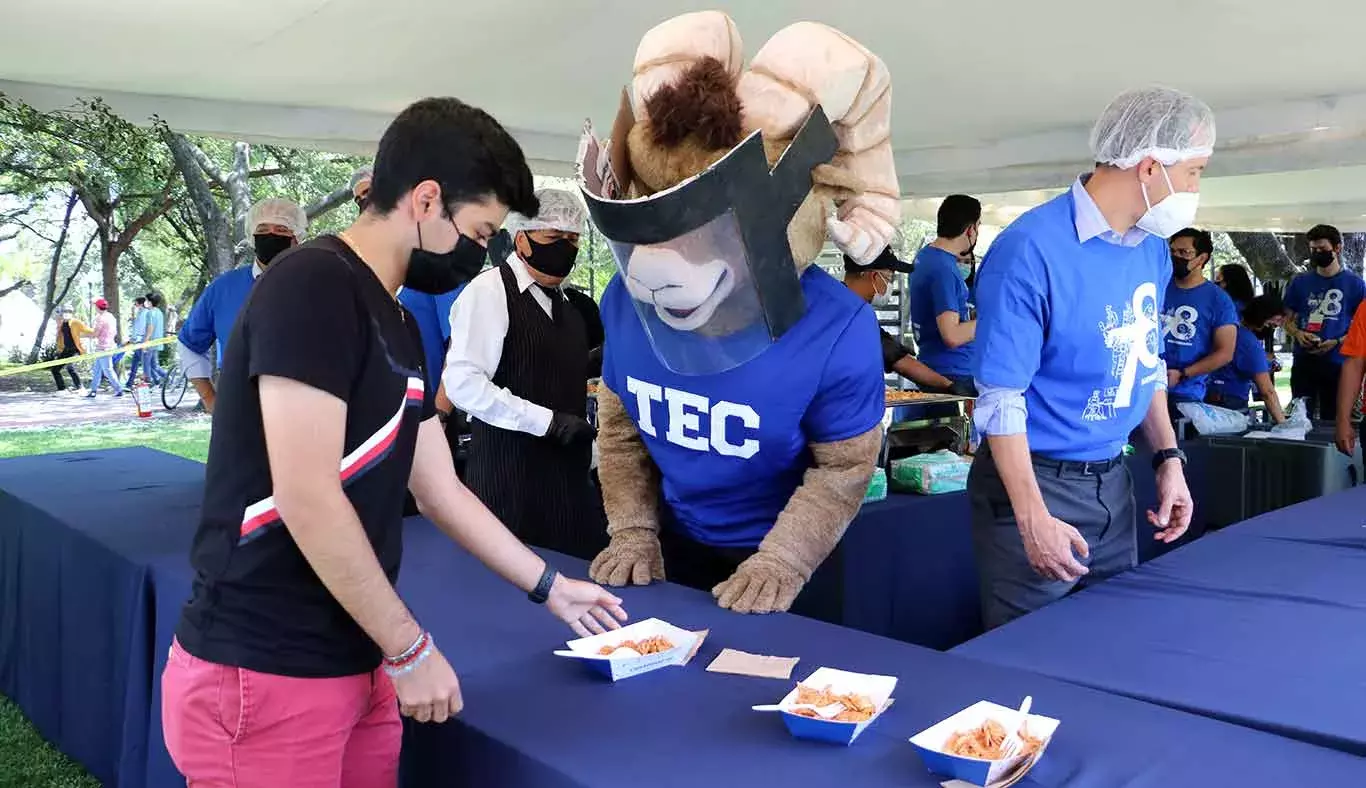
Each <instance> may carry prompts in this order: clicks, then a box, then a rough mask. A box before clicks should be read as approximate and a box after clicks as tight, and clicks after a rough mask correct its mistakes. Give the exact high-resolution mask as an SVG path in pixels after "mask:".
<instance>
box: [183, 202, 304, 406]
mask: <svg viewBox="0 0 1366 788" xmlns="http://www.w3.org/2000/svg"><path fill="white" fill-rule="evenodd" d="M247 227H249V228H251V232H252V244H253V246H255V248H256V262H254V263H252V264H251V265H250V266H241V267H238V268H234V269H232V270H231V271H227V272H225V273H223V274H220V275H219V276H218V278H216V279H214V280H213V281H212V282H210V283H209V286H208V287H206V288H204V292H203V293H201V294H200V296H199V300H197V301H195V304H194V308H193V309H191V310H190V316H189V317H187V318H185V323H184V325H182V326H181V327H180V333H179V335H178V336H177V339H178V343H177V344H178V348H177V350H178V354H179V357H180V366H181V369H184V370H185V376H186V377H188V378H189V379H190V383H191V384H193V385H194V388H195V391H196V392H198V393H199V401H200V402H202V403H204V410H205V411H207V412H209V413H213V406H214V400H215V398H216V396H217V390H216V389H215V388H214V385H213V362H212V361H210V360H209V349H210V348H212V347H214V346H215V345H217V349H218V358H220V359H221V358H223V347H224V345H225V344H226V343H227V341H228V335H230V334H231V333H232V327H233V324H234V323H236V322H237V313H238V312H241V311H242V304H244V303H246V301H247V294H248V293H250V292H251V286H252V284H253V283H255V281H256V278H257V277H259V276H260V275H261V274H262V273H263V272H264V271H265V269H266V266H268V265H270V264H271V262H272V261H273V260H274V259H275V258H276V257H277V256H278V255H279V254H280V253H281V252H284V251H285V250H286V249H289V248H290V247H292V246H296V245H297V244H298V243H299V239H300V238H302V237H303V235H304V231H305V230H307V229H308V216H307V215H306V214H304V209H303V208H300V207H299V205H298V204H297V203H295V202H292V201H290V200H286V199H284V198H280V197H272V198H269V199H265V200H261V201H260V202H258V203H256V204H255V205H253V206H251V210H250V211H248V212H247Z"/></svg>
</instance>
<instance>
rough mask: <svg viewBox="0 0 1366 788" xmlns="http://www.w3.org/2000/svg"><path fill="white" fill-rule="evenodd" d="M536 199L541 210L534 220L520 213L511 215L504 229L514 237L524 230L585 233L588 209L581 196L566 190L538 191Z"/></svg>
mask: <svg viewBox="0 0 1366 788" xmlns="http://www.w3.org/2000/svg"><path fill="white" fill-rule="evenodd" d="M536 199H537V200H540V202H541V210H539V211H537V213H536V216H535V217H534V218H528V217H526V216H523V215H521V214H520V213H509V214H508V218H507V222H506V223H505V224H504V227H506V228H507V231H508V232H509V233H511V234H513V235H516V234H517V233H518V232H521V231H523V230H561V231H563V232H566V233H580V234H582V233H583V222H584V219H585V218H586V213H587V211H586V209H585V208H584V206H583V203H582V202H581V201H580V200H579V196H578V195H577V194H574V193H573V192H568V191H565V190H564V189H537V190H536Z"/></svg>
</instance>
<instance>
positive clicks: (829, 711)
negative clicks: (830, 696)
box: [750, 703, 844, 720]
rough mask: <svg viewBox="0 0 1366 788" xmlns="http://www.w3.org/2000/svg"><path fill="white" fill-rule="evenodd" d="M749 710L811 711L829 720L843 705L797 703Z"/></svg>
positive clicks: (752, 707)
mask: <svg viewBox="0 0 1366 788" xmlns="http://www.w3.org/2000/svg"><path fill="white" fill-rule="evenodd" d="M750 708H751V709H753V710H754V711H795V710H797V709H811V710H812V711H814V712H816V713H817V714H819V715H820V716H821V717H824V718H825V719H827V720H829V719H833V718H835V717H836V716H837V715H839V713H840V712H842V711H844V704H843V703H831V704H830V705H829V706H812V705H811V704H809V703H797V704H793V705H791V706H786V707H785V706H782V705H779V704H776V703H775V704H772V705H766V706H751V707H750Z"/></svg>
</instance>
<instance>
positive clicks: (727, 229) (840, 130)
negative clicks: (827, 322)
mask: <svg viewBox="0 0 1366 788" xmlns="http://www.w3.org/2000/svg"><path fill="white" fill-rule="evenodd" d="M633 74H634V76H633V79H632V82H631V86H630V89H629V91H628V92H627V94H626V95H625V96H624V97H623V101H622V106H621V110H620V112H619V113H618V116H617V119H616V122H615V124H614V126H613V130H612V138H611V143H612V150H611V152H610V154H609V158H610V161H611V164H612V169H613V174H614V176H615V178H616V180H617V181H618V182H619V185H620V191H621V193H620V194H617V195H603V194H597V193H595V192H594V190H593V189H592V188H585V197H586V199H587V200H588V202H589V209H590V211H591V212H592V213H593V217H594V220H595V223H596V224H597V225H598V227H599V229H601V230H602V231H603V234H604V235H605V236H606V237H607V238H608V239H609V240H610V241H612V242H613V252H614V254H615V255H616V257H617V260H618V264H619V266H620V268H621V269H622V274H623V278H624V280H625V282H626V285H627V287H628V289H629V290H630V291H631V294H632V296H633V298H634V299H635V300H636V301H637V302H639V303H641V304H642V305H645V307H646V308H644V309H642V310H641V318H642V320H644V321H645V322H646V326H647V329H648V330H650V333H651V336H652V338H653V339H654V340H655V341H656V345H657V346H659V345H661V344H667V340H664V341H663V342H661V338H662V337H664V336H665V335H667V334H668V332H669V331H679V332H698V333H699V334H702V335H704V336H707V337H720V336H730V335H734V334H736V333H738V332H742V331H743V330H744V329H745V328H746V327H748V326H752V325H754V324H755V323H756V322H762V324H763V325H764V327H765V328H766V329H767V332H768V335H769V336H768V337H767V340H766V341H769V342H771V341H772V340H774V339H776V338H777V337H778V336H780V335H781V334H782V333H783V331H785V330H786V328H787V327H789V326H790V325H791V324H792V323H793V322H795V320H797V319H799V318H800V316H801V314H802V312H803V310H804V306H803V303H802V296H801V290H800V286H799V285H798V283H797V282H798V278H799V277H800V275H801V273H802V272H803V271H804V270H805V269H806V267H807V266H809V265H810V264H811V262H812V261H813V260H815V258H816V256H817V255H818V254H819V253H820V251H821V248H822V247H823V246H824V245H825V242H826V241H827V239H829V240H832V241H834V243H835V244H836V246H838V247H839V248H840V250H841V251H843V252H845V253H846V254H848V255H849V256H850V257H853V258H854V259H856V260H860V261H867V260H871V259H872V258H874V257H876V256H877V254H878V253H879V252H881V251H882V250H883V249H884V248H885V247H886V246H887V244H888V242H889V241H890V240H891V237H892V233H893V232H894V230H895V227H896V226H897V224H898V223H899V219H900V199H899V186H898V184H897V180H896V171H895V167H894V164H893V160H892V148H891V140H890V124H891V81H890V77H889V75H888V73H887V69H886V67H885V66H884V65H883V63H882V61H881V60H879V59H878V58H877V57H876V56H875V55H873V54H872V53H871V52H869V51H868V50H867V49H865V48H863V47H862V46H861V45H860V44H858V43H857V42H855V41H854V40H852V39H850V38H849V37H848V36H845V35H844V34H843V33H840V32H839V31H837V30H834V29H833V28H830V27H826V26H825V25H821V24H817V23H814V22H799V23H796V24H793V25H791V26H789V27H787V28H784V29H783V30H781V31H779V32H778V33H777V34H776V35H774V36H773V38H771V39H769V41H768V42H767V43H766V44H765V45H764V46H763V47H762V48H761V49H760V50H759V52H758V54H756V55H755V57H754V60H753V62H752V63H751V64H750V65H749V66H748V68H746V67H745V65H744V62H743V54H742V45H741V41H740V34H739V32H738V31H737V30H736V28H735V24H734V22H733V21H732V20H731V19H730V17H728V16H726V15H725V14H724V13H721V12H719V11H701V12H696V13H690V14H684V15H682V16H678V17H674V18H673V19H670V20H668V21H666V22H664V23H662V24H660V25H658V26H656V27H655V28H654V29H652V30H650V31H649V32H648V33H646V34H645V36H644V37H643V38H642V39H641V42H640V45H639V47H638V48H637V50H636V57H635V65H634V69H633ZM611 197H615V198H616V199H610V198H611ZM604 198H608V199H604ZM760 319H762V320H760ZM752 344H753V345H754V347H755V349H756V350H757V349H758V348H759V347H760V346H761V345H763V344H764V342H760V341H758V339H756V341H755V342H753V343H752ZM754 352H755V351H744V350H737V349H736V348H729V349H727V352H726V353H724V354H723V355H724V356H725V357H726V358H727V359H729V362H730V363H736V362H738V363H743V361H744V360H747V358H750V357H752V356H753V354H754ZM662 355H668V353H667V351H665V352H664V353H663V354H662ZM666 363H669V365H670V366H671V367H673V368H674V369H676V370H677V371H680V372H694V373H698V374H701V373H706V372H716V371H721V370H720V369H716V368H698V369H685V368H686V367H688V366H689V365H688V364H681V365H680V364H679V363H677V362H676V361H671V360H667V359H666Z"/></svg>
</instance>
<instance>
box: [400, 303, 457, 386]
mask: <svg viewBox="0 0 1366 788" xmlns="http://www.w3.org/2000/svg"><path fill="white" fill-rule="evenodd" d="M464 289H465V286H464V285H461V286H459V287H457V288H455V289H454V290H452V291H450V292H449V293H442V294H441V295H432V294H430V293H423V292H420V291H418V290H413V289H412V288H409V287H405V288H403V289H402V290H400V291H399V292H398V302H399V303H400V304H403V306H404V307H406V308H407V310H408V312H409V313H411V314H412V316H413V319H414V320H415V321H416V322H417V329H418V332H419V333H421V334H422V357H423V360H424V361H425V363H426V365H427V368H426V370H425V372H426V376H427V385H428V386H429V387H430V390H431V391H436V389H437V387H439V386H440V385H441V372H442V370H443V369H445V367H446V340H448V339H450V338H451V304H454V303H455V298H456V296H458V295H460V291H461V290H464Z"/></svg>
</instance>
